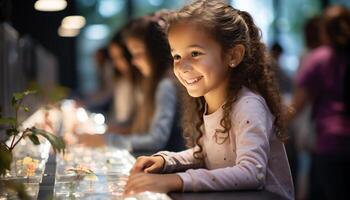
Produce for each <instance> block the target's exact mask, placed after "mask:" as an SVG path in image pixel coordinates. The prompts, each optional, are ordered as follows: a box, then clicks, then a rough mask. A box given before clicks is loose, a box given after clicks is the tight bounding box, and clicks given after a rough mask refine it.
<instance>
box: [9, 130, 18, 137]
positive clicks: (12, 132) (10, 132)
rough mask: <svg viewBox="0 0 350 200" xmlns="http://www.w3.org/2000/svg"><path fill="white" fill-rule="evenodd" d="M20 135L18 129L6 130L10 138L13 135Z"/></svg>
mask: <svg viewBox="0 0 350 200" xmlns="http://www.w3.org/2000/svg"><path fill="white" fill-rule="evenodd" d="M18 133H19V131H18V130H17V129H16V128H9V129H6V135H7V136H9V137H10V136H12V135H17V134H18Z"/></svg>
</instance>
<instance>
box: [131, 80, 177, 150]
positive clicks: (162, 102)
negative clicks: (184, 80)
mask: <svg viewBox="0 0 350 200" xmlns="http://www.w3.org/2000/svg"><path fill="white" fill-rule="evenodd" d="M157 90H158V91H157V92H156V102H155V103H156V105H155V107H156V108H155V109H156V110H155V112H154V116H153V119H152V122H151V125H150V130H149V132H148V133H138V134H137V135H133V136H131V137H130V138H129V139H130V140H129V141H130V143H131V147H132V149H133V150H134V151H158V150H161V149H163V148H164V147H165V145H166V144H167V142H168V139H169V137H170V134H171V128H172V126H173V123H174V116H175V112H176V103H177V96H176V88H175V85H174V83H173V82H172V81H171V80H170V79H165V80H163V81H161V82H160V84H159V86H158V89H157Z"/></svg>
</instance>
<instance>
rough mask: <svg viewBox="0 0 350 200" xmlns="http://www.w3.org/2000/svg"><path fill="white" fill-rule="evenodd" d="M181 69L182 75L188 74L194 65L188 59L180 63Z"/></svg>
mask: <svg viewBox="0 0 350 200" xmlns="http://www.w3.org/2000/svg"><path fill="white" fill-rule="evenodd" d="M179 67H180V70H181V72H182V73H186V72H189V71H191V70H192V65H191V64H190V63H189V62H188V60H186V59H182V60H181V61H180V63H179Z"/></svg>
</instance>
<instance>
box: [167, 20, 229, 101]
mask: <svg viewBox="0 0 350 200" xmlns="http://www.w3.org/2000/svg"><path fill="white" fill-rule="evenodd" d="M168 37H169V43H170V47H171V51H172V56H173V58H174V72H175V75H176V77H177V78H178V79H179V81H180V82H181V84H182V85H184V86H185V87H186V89H187V92H188V93H189V94H190V95H191V96H192V97H200V96H204V98H205V99H206V101H207V103H208V104H209V102H208V101H209V100H213V99H215V98H223V99H225V97H226V88H227V84H228V69H229V67H228V64H227V63H225V62H224V60H223V57H224V56H223V53H222V50H221V49H222V48H221V46H220V45H219V44H218V43H217V42H216V41H215V40H214V39H213V38H212V37H211V36H210V35H209V34H208V33H206V31H205V30H203V29H201V28H200V27H198V26H195V25H193V24H192V25H186V24H176V25H174V26H172V27H171V29H170V32H169V34H168Z"/></svg>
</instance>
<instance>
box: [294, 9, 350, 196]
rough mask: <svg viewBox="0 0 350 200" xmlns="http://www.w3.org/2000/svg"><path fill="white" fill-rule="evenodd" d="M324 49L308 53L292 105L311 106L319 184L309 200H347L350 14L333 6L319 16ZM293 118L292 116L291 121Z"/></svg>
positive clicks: (349, 167) (349, 161) (317, 181)
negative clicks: (323, 35) (322, 25)
mask: <svg viewBox="0 0 350 200" xmlns="http://www.w3.org/2000/svg"><path fill="white" fill-rule="evenodd" d="M323 21H324V30H325V34H326V39H327V45H325V46H321V47H319V48H316V49H315V50H313V51H312V52H311V53H310V54H309V56H308V59H307V60H304V62H303V66H301V68H300V71H299V72H298V75H297V79H296V83H297V85H296V89H295V93H294V98H293V101H292V106H293V108H294V109H295V113H294V114H298V113H299V112H300V111H301V110H302V109H303V108H304V106H305V105H307V103H308V102H310V103H311V105H312V118H313V120H314V122H315V128H316V141H315V147H314V149H313V155H312V162H313V164H312V165H313V170H314V172H315V176H314V177H313V178H315V179H317V180H313V181H312V183H317V184H319V189H318V190H317V191H311V199H348V195H347V192H346V191H347V189H348V188H347V185H348V184H347V182H348V180H349V178H350V172H349V169H350V125H349V124H350V88H349V87H350V58H349V55H350V12H349V10H347V9H346V8H345V7H341V6H332V7H329V8H328V9H326V10H325V11H324V13H323ZM292 117H294V116H291V118H292Z"/></svg>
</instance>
